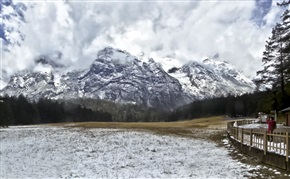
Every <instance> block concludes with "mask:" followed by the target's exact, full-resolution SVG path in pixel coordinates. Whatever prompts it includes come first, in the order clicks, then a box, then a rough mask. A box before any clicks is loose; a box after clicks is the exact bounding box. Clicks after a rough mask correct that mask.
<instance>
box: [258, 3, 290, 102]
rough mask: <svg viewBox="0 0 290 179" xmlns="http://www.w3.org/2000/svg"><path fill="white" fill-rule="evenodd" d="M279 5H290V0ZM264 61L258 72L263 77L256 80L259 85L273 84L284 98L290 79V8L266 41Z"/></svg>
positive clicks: (274, 88) (273, 88) (273, 87)
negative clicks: (261, 68)
mask: <svg viewBox="0 0 290 179" xmlns="http://www.w3.org/2000/svg"><path fill="white" fill-rule="evenodd" d="M278 5H279V6H286V7H288V6H289V5H290V1H287V2H286V1H284V2H283V3H281V4H278ZM262 62H263V67H264V68H263V70H261V71H258V72H257V75H258V76H260V77H261V79H260V80H259V81H256V82H257V83H258V85H259V84H261V83H262V84H268V85H271V86H272V90H273V91H277V92H281V93H282V96H283V98H284V97H285V96H287V94H286V90H285V86H286V85H287V84H289V81H290V11H289V10H288V9H287V10H286V11H285V12H284V13H283V15H282V16H281V23H277V24H276V26H275V27H274V28H273V30H272V36H271V37H270V38H269V40H268V41H266V45H265V51H264V53H263V58H262ZM275 93H276V92H275Z"/></svg>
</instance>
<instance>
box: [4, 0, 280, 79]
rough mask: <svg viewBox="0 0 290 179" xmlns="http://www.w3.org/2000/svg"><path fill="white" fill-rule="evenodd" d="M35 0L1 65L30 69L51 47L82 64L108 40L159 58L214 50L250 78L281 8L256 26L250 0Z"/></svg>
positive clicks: (201, 54)
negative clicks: (19, 36)
mask: <svg viewBox="0 0 290 179" xmlns="http://www.w3.org/2000/svg"><path fill="white" fill-rule="evenodd" d="M26 4H27V5H30V4H31V2H29V3H26ZM32 4H33V7H34V8H28V9H27V11H26V12H25V17H26V20H27V23H26V24H24V25H23V26H22V28H21V32H22V33H24V34H25V41H24V42H23V43H22V46H21V47H13V49H12V51H11V52H10V53H6V52H5V53H4V54H3V56H4V59H5V61H6V62H4V63H3V66H4V67H5V68H10V69H23V68H28V67H30V66H31V65H32V64H33V58H34V57H35V56H39V55H41V54H49V53H51V52H55V51H61V52H62V53H63V58H62V60H61V62H62V63H66V64H71V65H72V66H73V68H79V67H82V68H84V67H88V65H90V64H91V62H92V61H93V60H94V59H95V58H96V54H97V52H98V50H100V49H102V48H104V47H106V46H113V47H116V48H120V49H123V50H126V51H128V52H130V53H132V54H133V55H138V54H139V53H140V52H144V53H145V54H146V55H148V56H153V57H155V58H157V60H161V59H163V58H166V57H172V58H176V59H179V60H180V61H182V62H186V61H188V60H197V61H199V60H202V59H203V57H204V56H209V57H212V56H214V55H215V54H217V53H218V54H219V57H220V58H221V59H222V60H226V61H228V62H230V63H231V64H233V65H235V66H237V68H238V69H240V70H241V71H244V72H245V73H246V75H248V76H251V77H252V76H254V75H255V73H256V71H257V70H258V69H260V68H261V64H262V63H261V56H262V51H263V50H264V44H265V41H266V40H267V38H268V37H269V36H270V33H271V28H272V27H273V25H274V24H275V22H276V20H277V17H278V16H277V15H279V13H280V10H279V9H278V7H276V5H275V3H273V5H272V9H271V11H270V12H269V13H268V14H267V15H266V16H265V17H264V20H265V22H266V24H265V25H264V26H258V25H257V24H255V22H254V21H252V13H253V11H254V10H255V1H233V2H231V1H192V2H88V1H85V2H82V1H78V2H77V1H57V2H49V1H45V2H35V3H32ZM15 63H16V64H17V65H16V66H15V65H14V64H15ZM11 71H13V70H11Z"/></svg>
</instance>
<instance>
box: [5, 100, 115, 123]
mask: <svg viewBox="0 0 290 179" xmlns="http://www.w3.org/2000/svg"><path fill="white" fill-rule="evenodd" d="M0 99H1V102H0V124H1V125H2V126H8V125H29V124H44V123H59V122H83V121H103V122H109V121H112V115H111V114H109V113H107V112H102V111H93V110H91V109H88V108H85V107H82V106H81V105H76V104H71V103H64V102H58V101H53V100H49V99H40V100H39V101H37V102H30V101H28V100H27V99H26V98H25V97H24V96H23V95H20V96H19V97H1V98H0Z"/></svg>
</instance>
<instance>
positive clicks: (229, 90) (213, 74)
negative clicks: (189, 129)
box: [168, 59, 255, 99]
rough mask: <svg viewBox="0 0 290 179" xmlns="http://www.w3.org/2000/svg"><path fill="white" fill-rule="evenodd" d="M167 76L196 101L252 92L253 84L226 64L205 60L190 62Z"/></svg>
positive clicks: (171, 70)
mask: <svg viewBox="0 0 290 179" xmlns="http://www.w3.org/2000/svg"><path fill="white" fill-rule="evenodd" d="M168 72H169V74H170V75H171V76H173V77H175V78H176V79H178V80H179V82H180V83H181V85H182V87H183V89H184V90H185V91H186V92H187V93H190V94H193V95H195V96H196V97H197V98H198V99H204V98H212V97H217V96H226V95H228V94H232V95H237V94H243V93H247V92H253V90H254V89H255V84H254V83H253V82H252V81H251V80H249V79H248V78H246V77H245V76H244V75H243V74H241V73H240V72H238V71H237V70H235V69H234V67H233V66H231V65H230V64H228V63H227V62H221V61H216V60H211V59H205V60H204V61H203V63H198V62H195V61H191V62H189V63H187V64H185V65H183V66H182V67H181V68H172V69H170V70H169V71H168Z"/></svg>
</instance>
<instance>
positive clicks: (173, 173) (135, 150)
mask: <svg viewBox="0 0 290 179" xmlns="http://www.w3.org/2000/svg"><path fill="white" fill-rule="evenodd" d="M0 139H1V141H0V142H1V143H0V157H1V158H0V159H1V163H0V165H1V170H0V178H27V177H29V178H30V177H32V178H47V177H50V178H73V177H77V178H249V177H256V176H257V175H259V174H257V173H255V172H253V171H255V170H257V167H258V168H259V166H254V165H248V164H245V163H241V162H240V161H238V160H234V159H233V158H232V157H230V155H229V153H230V151H229V150H228V149H227V148H226V147H223V146H218V145H217V144H215V143H213V142H210V141H207V140H202V139H194V138H185V137H178V136H167V135H158V134H154V133H150V132H145V131H131V130H123V129H82V128H63V127H50V126H22V127H21V126H17V127H16V126H14V127H10V128H1V129H0ZM259 176H260V177H261V176H262V175H259Z"/></svg>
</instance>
